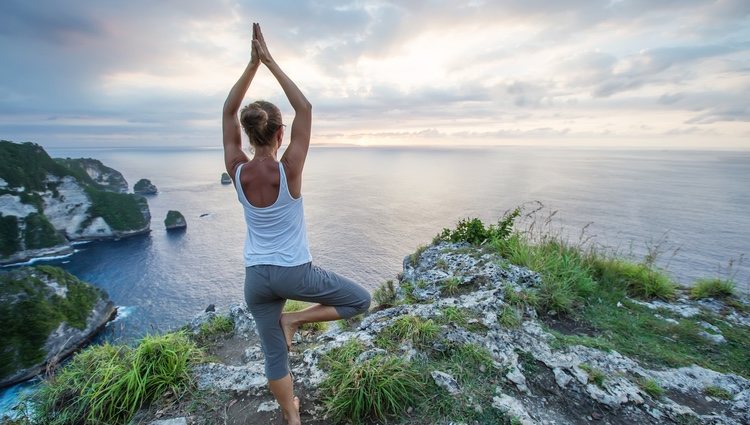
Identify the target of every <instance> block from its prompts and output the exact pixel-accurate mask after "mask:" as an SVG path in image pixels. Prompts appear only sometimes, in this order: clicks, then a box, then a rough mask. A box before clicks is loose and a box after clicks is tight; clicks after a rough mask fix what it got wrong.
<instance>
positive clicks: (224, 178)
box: [221, 173, 232, 184]
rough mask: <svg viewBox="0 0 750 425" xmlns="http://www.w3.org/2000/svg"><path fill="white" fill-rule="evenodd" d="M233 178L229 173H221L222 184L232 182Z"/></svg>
mask: <svg viewBox="0 0 750 425" xmlns="http://www.w3.org/2000/svg"><path fill="white" fill-rule="evenodd" d="M231 183H232V178H231V177H229V174H227V173H221V184H231Z"/></svg>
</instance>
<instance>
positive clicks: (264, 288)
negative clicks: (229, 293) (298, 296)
mask: <svg viewBox="0 0 750 425" xmlns="http://www.w3.org/2000/svg"><path fill="white" fill-rule="evenodd" d="M265 267H267V266H253V267H248V268H247V269H246V270H245V302H246V303H247V307H248V309H249V310H250V313H251V314H252V315H253V319H254V320H255V326H256V329H257V331H258V336H260V345H261V348H262V349H263V355H264V357H265V368H266V378H268V386H269V388H270V389H271V393H273V395H274V397H276V401H277V402H278V403H279V406H281V409H282V411H283V412H284V417H285V418H286V419H287V421H288V423H289V424H291V425H296V424H299V423H300V419H299V400H295V399H296V397H294V388H293V384H292V378H291V375H290V374H289V357H288V356H289V355H288V352H287V348H286V339H285V338H284V333H283V331H282V329H281V324H280V319H281V311H282V309H283V308H284V302H285V300H284V299H283V298H279V297H278V296H276V295H274V294H273V293H272V291H271V290H270V283H271V282H270V281H269V280H268V273H267V272H268V271H267V269H265Z"/></svg>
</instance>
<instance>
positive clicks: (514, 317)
mask: <svg viewBox="0 0 750 425" xmlns="http://www.w3.org/2000/svg"><path fill="white" fill-rule="evenodd" d="M522 319H523V317H522V316H521V313H520V312H519V311H518V309H517V308H516V307H513V306H510V305H504V306H503V308H502V310H500V312H499V313H497V321H498V322H499V323H500V325H502V326H505V327H506V328H516V327H518V326H519V325H520V324H521V321H522Z"/></svg>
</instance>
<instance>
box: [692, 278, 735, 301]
mask: <svg viewBox="0 0 750 425" xmlns="http://www.w3.org/2000/svg"><path fill="white" fill-rule="evenodd" d="M734 295H735V289H734V282H732V281H731V280H725V279H718V278H714V279H698V280H697V281H695V284H694V285H693V287H692V288H690V298H693V299H696V300H701V299H704V298H729V297H733V296H734Z"/></svg>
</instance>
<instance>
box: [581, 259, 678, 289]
mask: <svg viewBox="0 0 750 425" xmlns="http://www.w3.org/2000/svg"><path fill="white" fill-rule="evenodd" d="M591 264H592V267H593V271H594V276H595V277H596V278H597V280H599V282H601V283H602V284H608V285H613V286H617V287H624V288H625V289H626V290H627V291H628V294H630V295H632V296H635V297H638V298H644V299H653V298H661V299H663V300H671V299H673V298H674V297H675V295H676V292H677V286H676V285H675V284H674V283H673V282H672V281H671V280H670V279H669V277H667V276H666V275H665V274H664V273H662V272H660V271H658V270H655V269H653V268H651V267H649V266H648V265H646V264H636V263H631V262H628V261H625V260H620V259H614V258H598V257H597V258H594V259H593V261H592V262H591Z"/></svg>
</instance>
